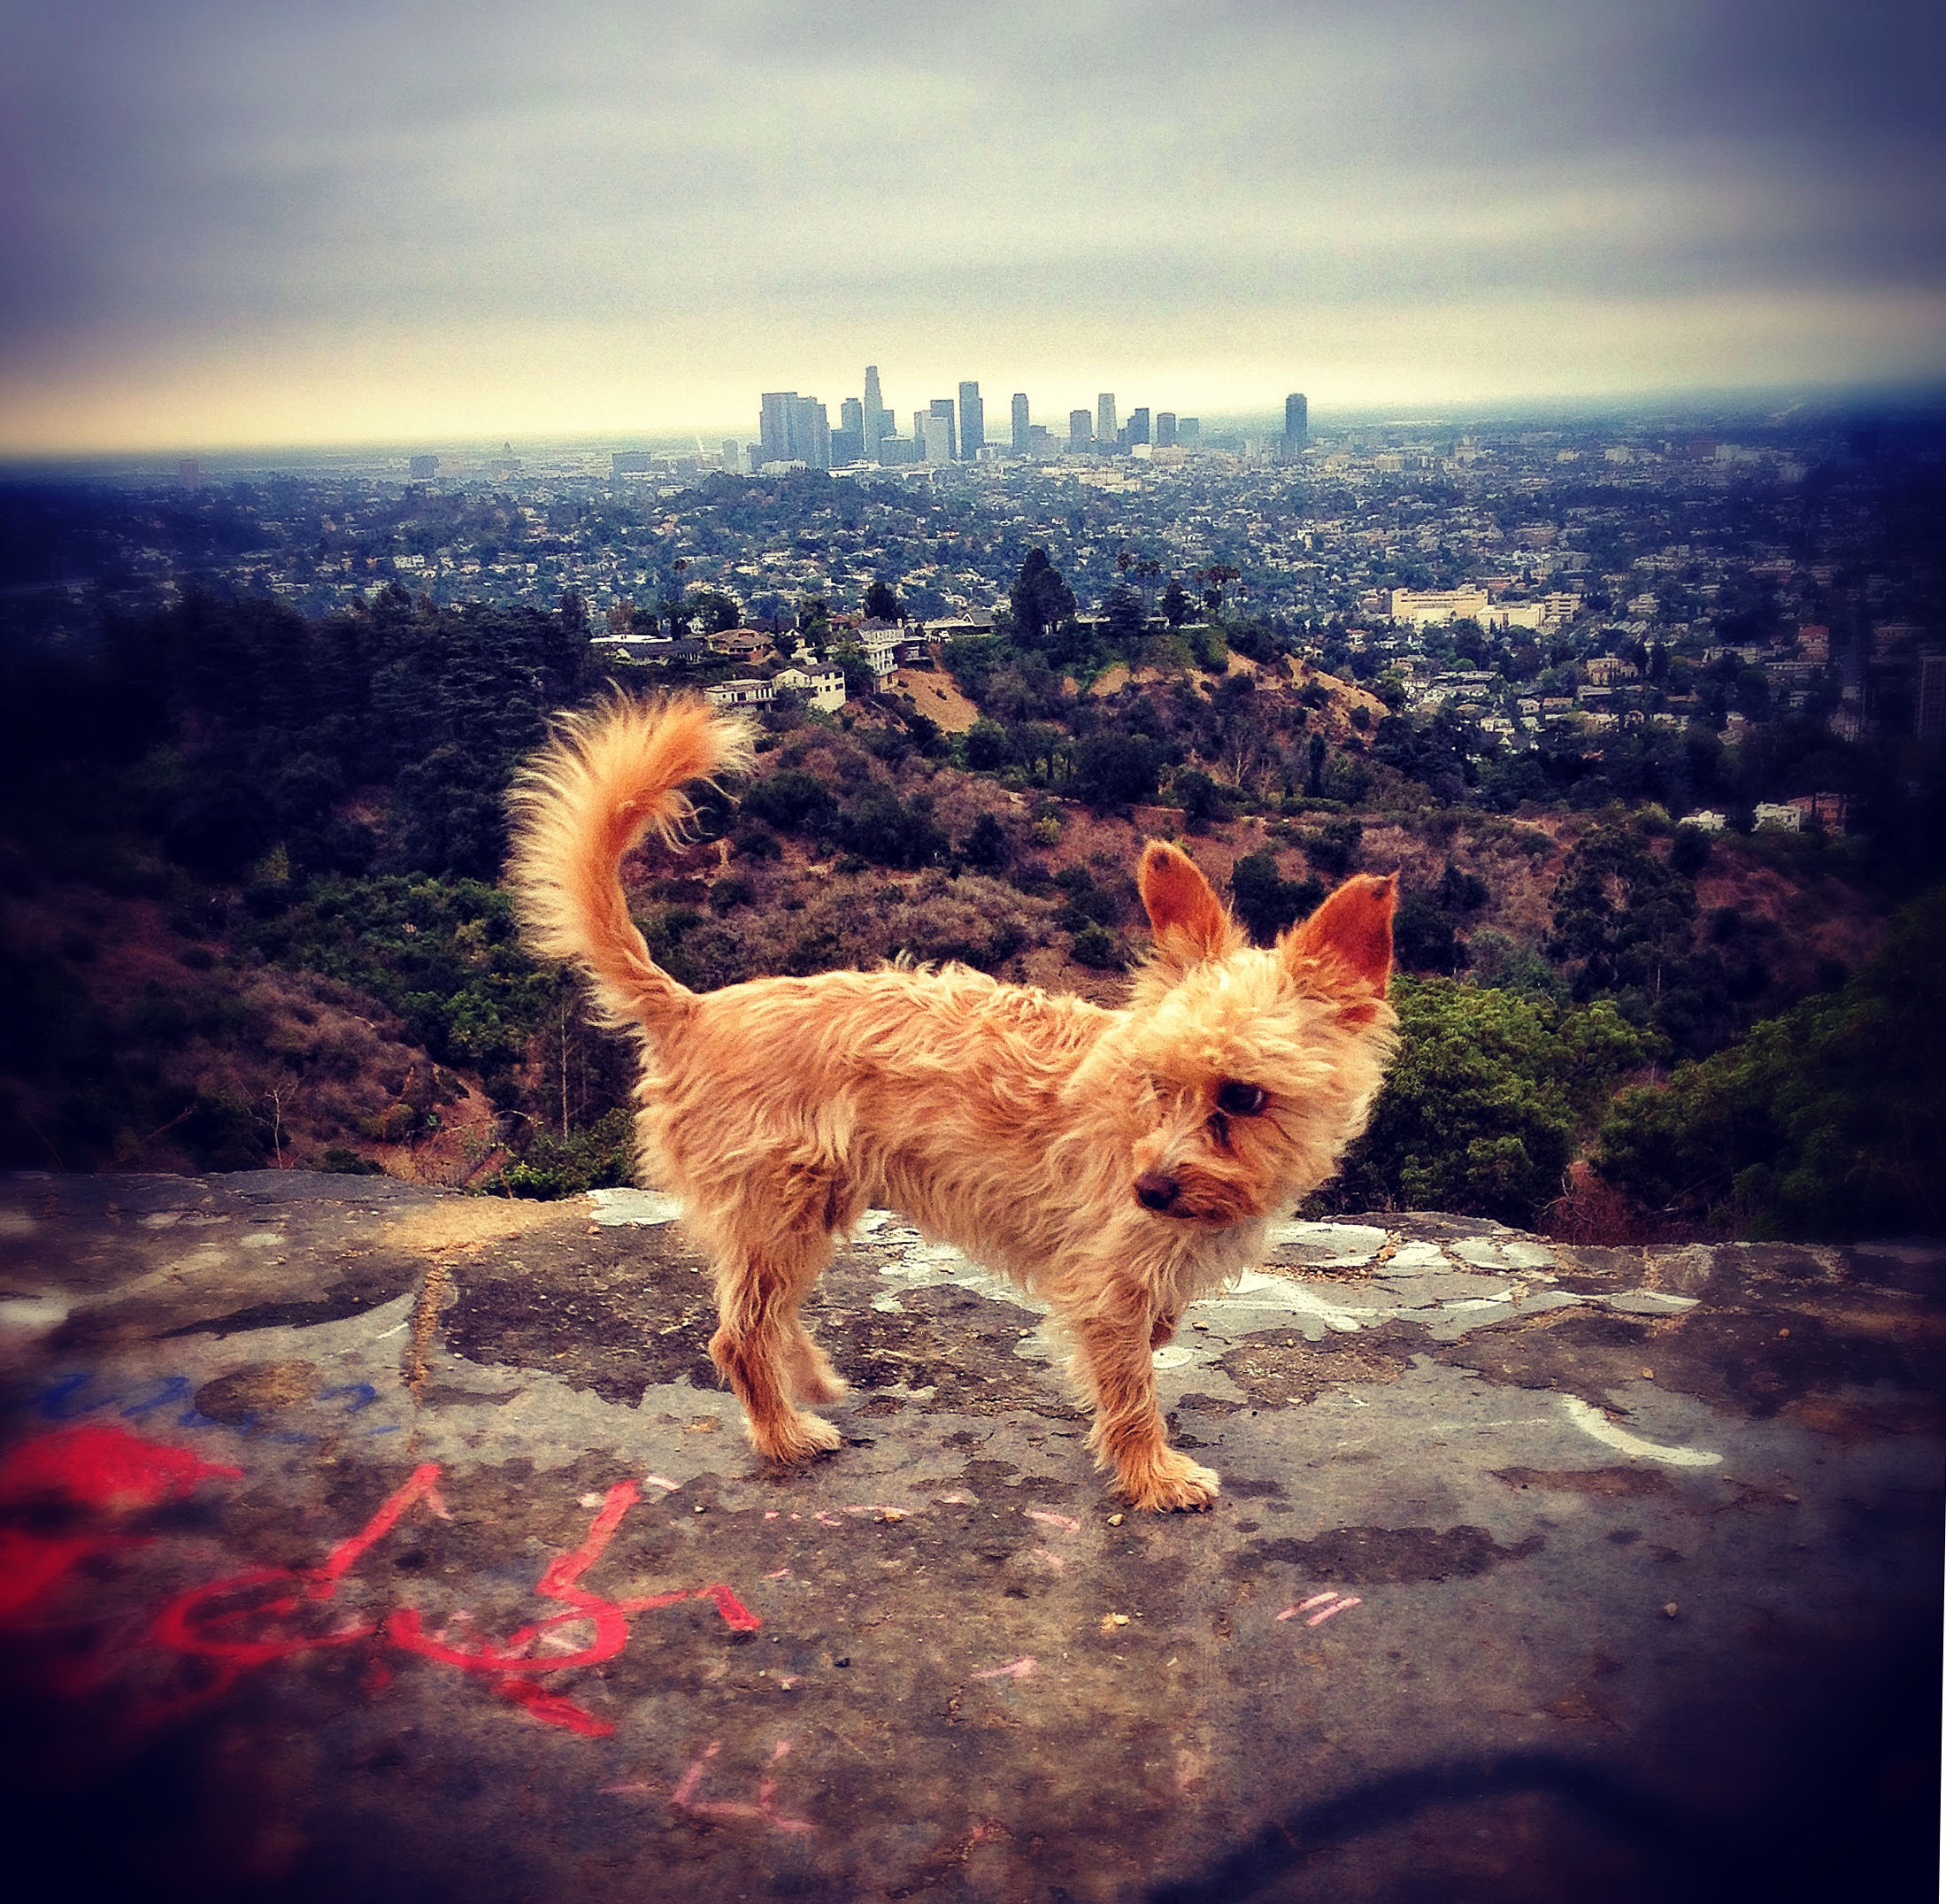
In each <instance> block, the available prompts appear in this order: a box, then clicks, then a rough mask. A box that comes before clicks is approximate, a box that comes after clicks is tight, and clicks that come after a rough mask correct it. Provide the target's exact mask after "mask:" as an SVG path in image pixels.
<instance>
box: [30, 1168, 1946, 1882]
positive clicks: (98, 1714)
mask: <svg viewBox="0 0 1946 1904" xmlns="http://www.w3.org/2000/svg"><path fill="white" fill-rule="evenodd" d="M675 1215H676V1212H675V1210H674V1208H673V1206H672V1205H671V1204H670V1202H669V1201H668V1199H666V1198H663V1197H661V1196H658V1194H656V1193H654V1192H648V1191H602V1192H596V1194H595V1195H593V1196H592V1197H588V1198H582V1199H574V1200H573V1201H571V1202H568V1203H564V1204H558V1205H533V1204H517V1203H505V1202H494V1201H490V1200H486V1199H467V1198H463V1197H457V1196H451V1195H447V1194H442V1193H440V1192H436V1191H425V1190H421V1189H417V1188H414V1187H411V1186H407V1185H404V1184H398V1183H390V1182H388V1181H385V1180H379V1179H357V1178H331V1177H317V1176H304V1175H302V1174H296V1173H288V1174H278V1173H273V1172H259V1173H250V1174H246V1175H242V1176H230V1177H211V1178H208V1179H203V1180H195V1179H186V1178H164V1177H99V1178H59V1177H51V1176H19V1177H14V1178H11V1179H6V1180H4V1183H0V1358H4V1376H5V1386H6V1395H7V1408H8V1420H7V1434H8V1438H7V1443H6V1449H5V1453H4V1460H0V1556H4V1560H0V1667H4V1684H5V1686H6V1688H7V1692H8V1698H7V1702H6V1710H7V1715H8V1717H7V1723H6V1727H5V1741H6V1752H7V1785H8V1789H9V1790H10V1792H12V1793H13V1794H15V1796H14V1800H13V1806H14V1809H13V1814H12V1819H11V1822H12V1823H13V1824H14V1827H15V1829H16V1831H31V1832H32V1833H34V1834H35V1837H36V1838H37V1839H40V1840H42V1841H45V1842H47V1843H49V1844H51V1845H56V1846H58V1847H59V1855H60V1856H61V1857H62V1858H63V1859H65V1862H66V1864H67V1867H68V1869H69V1871H70V1877H71V1881H70V1884H69V1887H68V1888H69V1892H70V1894H89V1895H91V1894H94V1890H95V1889H96V1888H98V1889H99V1890H100V1891H101V1892H102V1893H103V1894H106V1892H108V1891H110V1890H115V1891H119V1890H122V1889H126V1888H128V1887H129V1886H131V1885H135V1884H137V1883H139V1884H141V1885H142V1887H143V1888H144V1889H146V1890H148V1891H149V1892H160V1893H162V1894H164V1895H168V1896H174V1895H177V1894H179V1893H180V1894H181V1895H184V1896H190V1895H193V1896H195V1897H196V1898H198V1899H204V1900H207V1899H220V1898H231V1897H236V1898H280V1899H281V1898H287V1897H288V1898H295V1899H337V1898H343V1897H350V1896H353V1895H356V1896H358V1897H359V1898H361V1899H372V1898H380V1899H383V1898H390V1897H394V1896H397V1897H401V1898H404V1897H406V1896H411V1897H413V1898H415V1899H420V1900H423V1899H427V1898H439V1897H443V1896H448V1895H450V1896H456V1897H457V1896H465V1897H467V1898H468V1899H469V1900H482V1904H484V1900H496V1899H508V1900H516V1899H519V1900H525V1899H530V1898H532V1899H552V1898H556V1897H559V1896H563V1895H567V1894H573V1895H576V1896H581V1897H588V1898H591V1899H604V1900H605V1899H610V1898H613V1899H618V1900H619V1899H631V1900H643V1899H662V1898H682V1899H696V1900H717V1899H733V1898H742V1897H762V1896H767V1895H772V1894H774V1895H778V1896H784V1897H799V1898H810V1899H832V1900H852V1899H875V1898H915V1897H924V1898H930V1899H938V1900H958V1899H998V1900H1043V1899H1044V1900H1096V1899H1101V1900H1106V1899H1123V1898H1149V1897H1153V1898H1158V1899H1159V1898H1173V1899H1190V1898H1196V1899H1208V1900H1215V1899H1226V1900H1227V1899H1232V1898H1238V1899H1240V1898H1246V1897H1257V1896H1262V1897H1266V1898H1277V1899H1309V1898H1318V1899H1324V1898H1331V1899H1347V1898H1364V1897H1370V1898H1387V1899H1389V1898H1419V1897H1424V1898H1427V1899H1440V1900H1454V1899H1466V1898H1473V1897H1480V1898H1482V1899H1483V1898H1486V1897H1488V1896H1490V1897H1492V1898H1494V1899H1496V1900H1509V1899H1514V1900H1519V1899H1535V1900H1540V1899H1551V1898H1556V1897H1560V1896H1563V1895H1566V1894H1570V1893H1573V1894H1575V1895H1576V1896H1577V1897H1578V1898H1583V1899H1590V1900H1602V1899H1607V1898H1611V1897H1612V1898H1616V1899H1619V1898H1622V1897H1625V1896H1626V1897H1630V1898H1640V1897H1643V1896H1653V1897H1658V1898H1686V1897H1691V1896H1694V1897H1697V1898H1701V1897H1704V1896H1708V1897H1710V1898H1711V1900H1723V1899H1727V1898H1738V1897H1743V1896H1750V1897H1759V1896H1760V1897H1764V1898H1792V1897H1796V1896H1800V1895H1803V1896H1806V1897H1808V1896H1811V1895H1812V1894H1817V1895H1819V1896H1820V1897H1822V1896H1827V1895H1829V1894H1830V1893H1831V1892H1832V1891H1833V1890H1834V1889H1836V1890H1839V1891H1842V1892H1845V1893H1846V1894H1859V1895H1866V1894H1869V1895H1872V1896H1873V1897H1875V1898H1886V1899H1891V1898H1900V1897H1904V1896H1907V1895H1912V1896H1919V1895H1925V1896H1931V1895H1932V1894H1933V1875H1934V1869H1935V1868H1934V1867H1931V1866H1928V1864H1927V1860H1928V1859H1929V1858H1931V1857H1933V1856H1934V1837H1933V1834H1934V1831H1935V1828H1936V1797H1937V1792H1938V1778H1937V1769H1936V1744H1937V1738H1938V1731H1937V1719H1938V1705H1937V1693H1938V1665H1937V1656H1938V1638H1939V1608H1940V1600H1939V1594H1940V1558H1941V1510H1942V1476H1941V1469H1942V1422H1941V1418H1940V1415H1941V1394H1942V1382H1941V1379H1940V1378H1941V1374H1942V1310H1941V1305H1940V1302H1939V1291H1940V1271H1941V1267H1942V1260H1946V1250H1942V1249H1941V1248H1940V1247H1939V1246H1938V1245H1933V1244H1930V1243H1926V1242H1915V1241H1904V1242H1895V1243H1886V1244H1876V1245H1858V1246H1855V1247H1850V1248H1844V1249H1830V1248H1815V1249H1813V1248H1803V1247H1797V1246H1793V1245H1741V1244H1725V1245H1707V1246H1703V1245H1696V1246H1689V1247H1684V1248H1670V1249H1653V1250H1642V1249H1627V1250H1596V1249H1576V1248H1569V1247H1565V1246H1562V1245H1553V1244H1550V1243H1548V1242H1546V1241H1545V1240H1543V1239H1541V1238H1538V1237H1529V1236H1525V1235H1522V1234H1519V1233H1518V1232H1514V1231H1511V1230H1504V1229H1503V1228H1501V1227H1499V1226H1497V1225H1495V1224H1491V1223H1485V1222H1467V1221H1462V1220H1458V1219H1453V1218H1449V1217H1441V1216H1435V1215H1411V1216H1389V1215H1388V1216H1385V1217H1373V1218H1372V1219H1370V1220H1367V1221H1364V1222H1344V1223H1329V1224H1322V1223H1302V1222H1291V1223H1287V1224H1285V1225H1283V1226H1281V1228H1280V1229H1279V1230H1277V1231H1276V1232H1275V1233H1274V1234H1273V1239H1272V1246H1271V1248H1270V1250H1269V1252H1268V1254H1267V1259H1266V1260H1265V1262H1264V1263H1263V1264H1262V1265H1261V1266H1260V1267H1259V1268H1257V1269H1255V1270H1253V1271H1251V1272H1250V1274H1248V1275H1246V1276H1243V1277H1242V1279H1241V1280H1240V1282H1239V1283H1238V1285H1237V1287H1236V1288H1235V1290H1233V1291H1229V1292H1227V1293H1226V1294H1224V1295H1223V1296H1221V1297H1219V1298H1217V1299H1212V1300H1210V1301H1207V1302H1204V1303H1200V1304H1198V1305H1196V1307H1194V1308H1193V1309H1191V1310H1190V1311H1189V1312H1188V1314H1187V1315H1186V1316H1185V1317H1184V1319H1183V1324H1182V1327H1181V1330H1179V1332H1178V1335H1177V1337H1176V1339H1175V1341H1174V1342H1173V1343H1172V1344H1170V1345H1167V1346H1166V1347H1165V1348H1163V1349H1161V1350H1159V1351H1158V1354H1157V1364H1158V1383H1159V1384H1160V1386H1161V1390H1162V1393H1163V1397H1164V1403H1165V1408H1166V1409H1167V1410H1168V1412H1169V1415H1170V1417H1171V1427H1172V1433H1173V1438H1174V1439H1175V1440H1176V1441H1177V1443H1178V1444H1179V1445H1182V1446H1184V1447H1187V1448H1190V1449H1193V1450H1194V1451H1195V1452H1196V1457H1197V1459H1198V1460H1200V1461H1205V1462H1207V1463H1209V1464H1210V1465H1211V1466H1213V1467H1215V1468H1218V1469H1219V1471H1220V1472H1221V1473H1222V1475H1223V1476H1224V1484H1225V1491H1224V1494H1223V1498H1222V1500H1221V1502H1220V1504H1219V1507H1217V1509H1216V1510H1215V1511H1214V1512H1213V1513H1211V1514H1210V1515H1198V1516H1180V1517H1173V1518H1154V1517H1149V1516H1141V1515H1134V1514H1131V1513H1128V1512H1127V1511H1126V1510H1125V1509H1124V1508H1123V1507H1122V1505H1121V1503H1119V1501H1118V1500H1117V1499H1114V1497H1113V1496H1112V1495H1111V1493H1110V1492H1108V1491H1107V1489H1106V1488H1105V1486H1104V1481H1103V1478H1102V1477H1101V1476H1098V1475H1097V1474H1096V1473H1095V1472H1094V1471H1093V1469H1092V1468H1091V1467H1090V1466H1089V1464H1088V1457H1087V1454H1086V1451H1085V1446H1084V1441H1085V1435H1086V1429H1087V1423H1086V1421H1085V1419H1084V1418H1083V1416H1082V1415H1081V1414H1080V1412H1079V1411H1078V1410H1077V1409H1076V1408H1075V1407H1074V1406H1073V1400H1072V1398H1071V1396H1070V1394H1069V1392H1068V1391H1067V1389H1066V1387H1065V1384H1064V1381H1063V1377H1062V1370H1061V1358H1062V1355H1063V1353H1064V1352H1063V1347H1062V1345H1061V1343H1060V1342H1059V1339H1058V1335H1057V1334H1056V1332H1055V1331H1054V1330H1053V1329H1052V1327H1051V1325H1050V1322H1049V1321H1048V1319H1047V1316H1046V1313H1045V1310H1044V1307H1043V1306H1042V1305H1041V1304H1039V1303H1037V1302H1036V1301H1035V1300H1034V1299H1032V1298H1030V1297H1027V1296H1026V1295H1024V1294H1023V1293H1022V1292H1021V1291H1019V1290H1017V1289H1015V1288H1014V1287H1012V1285H1011V1284H1009V1283H1004V1281H1001V1280H1000V1279H998V1278H996V1277H994V1276H990V1275H988V1273H987V1272H985V1271H984V1270H982V1269H981V1268H979V1267H978V1266H977V1265H975V1264H973V1263H970V1262H968V1261H967V1260H965V1259H964V1258H963V1257H961V1256H959V1255H958V1253H955V1252H953V1251H950V1250H946V1249H942V1248H939V1247H937V1246H935V1245H929V1244H927V1242H925V1240H924V1239H922V1238H921V1237H919V1236H918V1235H916V1234H915V1233H914V1232H913V1231H911V1230H909V1229H908V1228H906V1227H905V1226H904V1224H903V1223H901V1222H899V1221H898V1220H897V1219H896V1218H894V1217H891V1216H888V1215H886V1214H884V1213H878V1212H874V1213H873V1214H871V1215H870V1216H868V1217H867V1219H866V1221H865V1223H864V1224H862V1225H861V1226H860V1233H859V1235H858V1238H857V1240H856V1241H855V1242H854V1244H853V1245H851V1246H850V1248H848V1249H847V1250H845V1251H844V1252H843V1253H841V1255H840V1258H839V1260H838V1261H837V1262H836V1263H835V1265H834V1266H833V1268H832V1269H831V1271H830V1272H829V1273H828V1274H827V1276H826V1278H825V1281H824V1283H823V1284H822V1285H821V1288H820V1291H819V1296H818V1298H817V1299H816V1300H815V1311H816V1313H815V1316H814V1324H815V1327H816V1329H817V1331H818V1333H819V1337H820V1338H821V1339H822V1340H823V1341H824V1342H825V1343H826V1345H827V1347H828V1348H829V1349H830V1350H831V1352H832V1354H833V1357H834V1359H835V1361H836V1363H837V1365H838V1367H839V1368H840V1369H841V1371H842V1373H844V1374H845V1376H847V1377H848V1378H849V1379H850V1381H851V1382H852V1384H853V1385H854V1393H853V1394H852V1396H851V1397H850V1399H848V1400H847V1401H845V1402H844V1403H842V1404H840V1405H838V1406H837V1407H834V1408H832V1409H830V1410H828V1411H827V1412H828V1413H829V1414H830V1415H831V1418H832V1419H833V1420H834V1421H835V1422H837V1423H838V1425H839V1426H840V1428H841V1429H842V1431H843V1433H844V1436H845V1443H844V1445H843V1446H842V1448H841V1449H840V1450H839V1451H838V1452H837V1453H835V1454H834V1455H833V1456H831V1457H829V1458H827V1459H826V1460H823V1461H819V1462H818V1463H817V1464H815V1465H814V1466H812V1467H811V1468H806V1469H804V1470H802V1471H798V1472H795V1473H777V1472H772V1471H767V1470H765V1469H764V1468H761V1467H759V1466H758V1464H756V1463H755V1462H754V1461H753V1460H752V1458H751V1457H750V1453H749V1451H748V1449H747V1446H746V1445H745V1444H744V1442H743V1439H742V1433H741V1429H740V1422H739V1420H738V1415H737V1411H736V1409H735V1406H734V1404H733V1403H732V1402H731V1400H730V1399H729V1398H728V1397H727V1395H725V1394H723V1393H722V1392H721V1391H719V1390H718V1389H717V1388H716V1386H715V1383H714V1376H713V1371H712V1370H711V1368H710V1365H709V1362H708V1358H707V1354H706V1344H707V1340H708V1337H709V1333H710V1330H711V1326H712V1315H711V1303H710V1298H709V1289H708V1283H707V1278H706V1273H705V1271H704V1266H703V1264H702V1263H701V1262H700V1260H698V1259H697V1257H696V1255H695V1253H693V1252H692V1251H691V1250H690V1249H689V1247H688V1245H687V1244H686V1242H685V1241H684V1239H683V1237H682V1234H681V1230H680V1227H679V1226H678V1224H677V1223H676V1222H674V1221H673V1218H674V1217H675Z"/></svg>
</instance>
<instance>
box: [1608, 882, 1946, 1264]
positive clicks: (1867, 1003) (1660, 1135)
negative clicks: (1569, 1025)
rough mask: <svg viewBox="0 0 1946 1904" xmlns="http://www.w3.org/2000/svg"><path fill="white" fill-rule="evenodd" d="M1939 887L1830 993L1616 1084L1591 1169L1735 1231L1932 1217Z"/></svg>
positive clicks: (1941, 1167) (1807, 1230) (1942, 1182)
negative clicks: (1637, 1081)
mask: <svg viewBox="0 0 1946 1904" xmlns="http://www.w3.org/2000/svg"><path fill="white" fill-rule="evenodd" d="M1942 1075H1946V890H1938V889H1936V890H1934V891H1933V892H1931V893H1929V894H1928V895H1927V897H1926V898H1922V899H1919V900H1918V901H1915V902H1914V903H1913V904H1912V905H1911V906H1908V907H1907V908H1906V909H1905V910H1904V912H1903V913H1900V914H1899V915H1898V916H1897V918H1896V919H1895V920H1894V921H1893V926H1892V930H1891V932H1890V934H1889V935H1888V937H1887V940H1886V944H1885V946H1884V948H1883V950H1882V951H1881V952H1880V953H1879V955H1878V957H1877V958H1876V959H1874V960H1873V961H1872V963H1871V964H1870V965H1869V966H1867V967H1865V970H1864V971H1862V972H1860V973H1859V974H1858V975H1857V976H1856V977H1854V978H1852V979H1850V980H1849V981H1847V982H1846V983H1845V984H1844V986H1843V988H1842V990H1841V991H1838V992H1837V993H1835V994H1828V993H1827V994H1825V995H1823V996H1820V997H1818V998H1807V999H1805V1000H1804V1002H1803V1003H1802V1004H1800V1005H1798V1006H1795V1007H1794V1008H1793V1009H1792V1010H1790V1011H1788V1012H1787V1013H1785V1014H1783V1015H1782V1016H1781V1017H1778V1018H1773V1019H1768V1020H1765V1021H1764V1022H1762V1023H1761V1024H1758V1026H1756V1027H1755V1028H1754V1029H1752V1030H1751V1031H1750V1034H1749V1035H1748V1036H1747V1037H1744V1038H1743V1039H1742V1041H1741V1042H1740V1043H1738V1044H1736V1045H1731V1046H1729V1047H1728V1048H1727V1049H1725V1050H1723V1051H1720V1052H1717V1053H1716V1054H1715V1055H1714V1056H1712V1057H1710V1058H1707V1059H1704V1060H1701V1061H1698V1062H1692V1063H1689V1064H1685V1065H1682V1066H1681V1067H1679V1068H1678V1069H1677V1070H1676V1072H1675V1075H1673V1077H1672V1078H1671V1079H1670V1080H1669V1082H1668V1083H1667V1084H1665V1085H1663V1086H1661V1087H1659V1088H1655V1087H1643V1088H1641V1089H1638V1090H1634V1091H1624V1092H1623V1093H1622V1094H1621V1096H1620V1097H1619V1098H1618V1099H1617V1100H1616V1102H1615V1106H1614V1108H1613V1110H1612V1112H1611V1114H1610V1116H1609V1118H1608V1120H1607V1122H1606V1123H1605V1124H1604V1126H1603V1129H1602V1133H1601V1143H1600V1148H1599V1151H1598V1153H1597V1157H1596V1163H1597V1167H1598V1168H1599V1169H1600V1171H1601V1174H1602V1176H1604V1178H1606V1179H1607V1180H1608V1182H1609V1183H1612V1184H1614V1185H1615V1186H1616V1187H1617V1188H1618V1189H1619V1190H1622V1191H1626V1192H1627V1194H1628V1195H1629V1196H1630V1197H1632V1198H1633V1199H1634V1200H1635V1201H1636V1202H1637V1203H1639V1204H1641V1205H1642V1206H1643V1207H1645V1208H1647V1209H1650V1210H1657V1211H1661V1212H1665V1213H1669V1214H1676V1215H1681V1216H1685V1217H1688V1218H1691V1219H1702V1220H1704V1221H1708V1222H1713V1223H1716V1224H1719V1225H1721V1226H1725V1227H1732V1226H1734V1230H1735V1232H1736V1233H1737V1234H1738V1235H1743V1236H1755V1237H1801V1238H1805V1239H1815V1238H1826V1239H1830V1240H1850V1239H1856V1238H1858V1237H1868V1236H1885V1235H1901V1234H1911V1233H1914V1232H1919V1233H1927V1234H1933V1235H1937V1234H1938V1233H1939V1231H1940V1229H1941V1226H1942V1224H1946V1096H1942V1092H1941V1090H1940V1083H1939V1080H1940V1078H1941V1076H1942Z"/></svg>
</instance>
